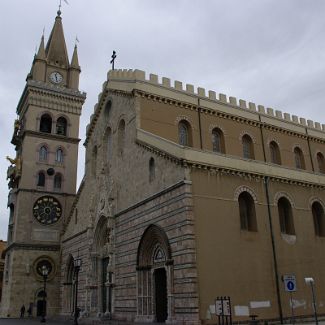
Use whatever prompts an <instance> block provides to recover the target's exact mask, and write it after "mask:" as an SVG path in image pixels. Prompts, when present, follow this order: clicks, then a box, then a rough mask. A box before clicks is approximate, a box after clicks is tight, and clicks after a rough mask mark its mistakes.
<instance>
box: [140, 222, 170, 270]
mask: <svg viewBox="0 0 325 325" xmlns="http://www.w3.org/2000/svg"><path fill="white" fill-rule="evenodd" d="M157 245H159V246H160V248H161V249H162V250H163V251H164V253H165V256H166V260H167V261H168V260H171V248H170V245H169V240H168V237H167V235H166V233H165V231H164V230H163V229H162V228H160V227H159V226H156V225H150V226H149V227H148V228H147V229H146V230H145V231H144V233H143V235H142V237H141V240H140V243H139V246H138V254H137V266H138V267H147V266H150V265H152V258H153V254H154V252H155V250H156V248H157Z"/></svg>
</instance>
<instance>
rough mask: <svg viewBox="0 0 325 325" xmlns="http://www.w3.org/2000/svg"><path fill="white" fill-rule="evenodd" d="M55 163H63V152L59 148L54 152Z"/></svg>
mask: <svg viewBox="0 0 325 325" xmlns="http://www.w3.org/2000/svg"><path fill="white" fill-rule="evenodd" d="M55 161H56V162H57V163H61V164H62V163H63V150H62V149H61V148H59V149H58V150H57V151H56V154H55Z"/></svg>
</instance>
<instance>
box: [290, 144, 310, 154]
mask: <svg viewBox="0 0 325 325" xmlns="http://www.w3.org/2000/svg"><path fill="white" fill-rule="evenodd" d="M296 148H299V149H300V150H301V151H302V153H303V154H304V156H305V155H307V153H306V150H305V148H304V147H303V146H302V145H300V144H299V143H295V144H293V145H292V147H291V151H292V152H295V149H296Z"/></svg>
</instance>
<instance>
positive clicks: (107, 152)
mask: <svg viewBox="0 0 325 325" xmlns="http://www.w3.org/2000/svg"><path fill="white" fill-rule="evenodd" d="M103 156H104V159H106V160H107V161H109V160H110V158H111V157H112V130H111V128H110V127H108V128H107V129H106V132H105V135H104V141H103Z"/></svg>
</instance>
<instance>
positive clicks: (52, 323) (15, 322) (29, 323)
mask: <svg viewBox="0 0 325 325" xmlns="http://www.w3.org/2000/svg"><path fill="white" fill-rule="evenodd" d="M40 323H41V322H40V318H23V319H21V318H0V325H36V324H38V325H39V324H40ZM45 324H47V325H58V324H62V325H73V320H69V321H62V320H54V319H47V320H46V323H45ZM82 324H85V323H84V322H82V321H81V322H80V325H82ZM88 324H94V325H100V324H102V325H130V324H133V323H130V322H122V321H104V322H101V321H94V322H93V323H88ZM134 324H137V325H140V324H139V323H134ZM150 324H152V323H150ZM155 324H158V323H155ZM159 324H162V323H159ZM233 324H234V325H237V323H236V322H234V323H233ZM262 324H263V323H261V325H262ZM287 324H290V323H287ZM147 325H149V323H147ZM295 325H315V322H308V323H307V322H306V323H295ZM318 325H325V321H319V322H318Z"/></svg>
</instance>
